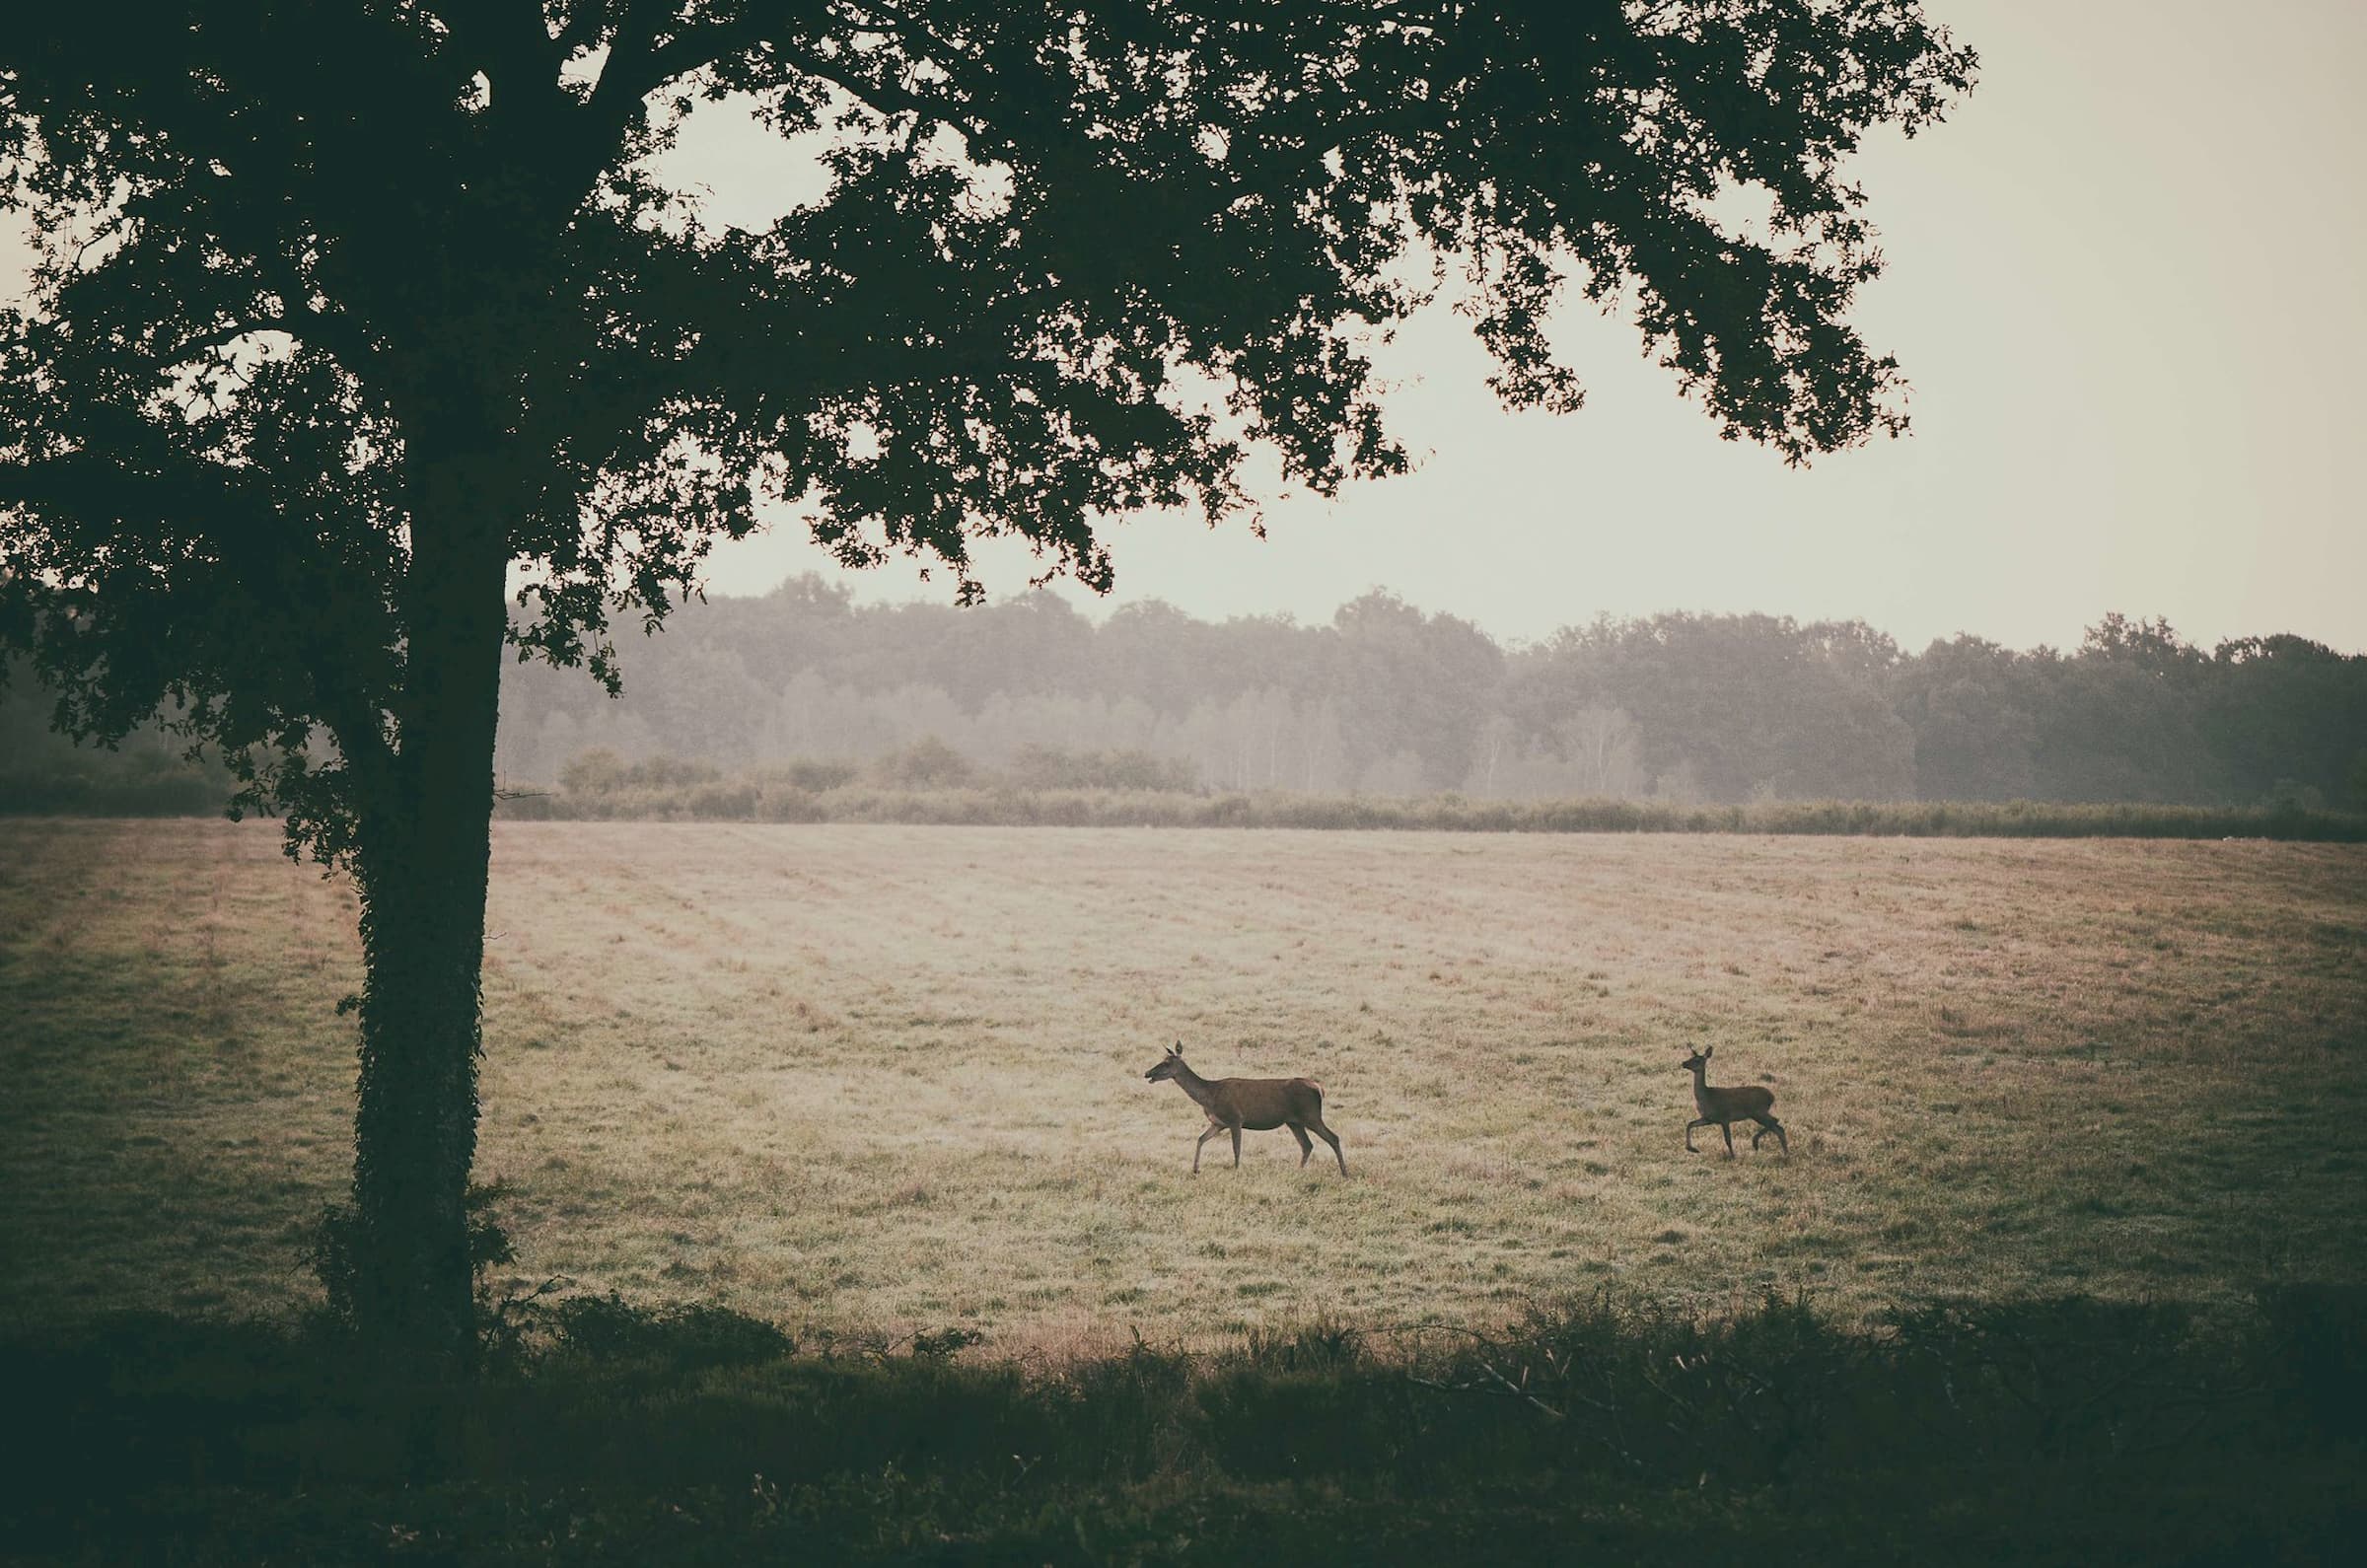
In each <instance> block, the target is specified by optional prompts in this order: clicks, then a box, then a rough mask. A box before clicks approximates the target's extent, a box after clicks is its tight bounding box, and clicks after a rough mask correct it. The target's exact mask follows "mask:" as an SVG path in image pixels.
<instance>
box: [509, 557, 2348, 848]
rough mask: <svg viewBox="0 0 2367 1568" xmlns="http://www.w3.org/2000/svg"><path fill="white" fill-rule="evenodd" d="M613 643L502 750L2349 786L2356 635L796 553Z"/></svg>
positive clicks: (1855, 791) (1841, 786) (1005, 763)
mask: <svg viewBox="0 0 2367 1568" xmlns="http://www.w3.org/2000/svg"><path fill="white" fill-rule="evenodd" d="M633 671H634V675H633V678H632V679H631V680H629V681H628V682H627V683H626V686H625V688H624V692H623V695H622V697H621V698H620V699H618V700H615V701H610V700H607V699H606V698H604V697H603V696H602V695H601V694H599V693H598V692H597V691H593V690H588V689H587V688H585V687H583V686H582V685H580V684H578V683H574V682H568V681H565V680H563V679H560V678H557V677H554V676H553V675H552V674H551V673H549V672H547V671H543V670H539V669H537V668H535V667H532V666H527V667H521V668H518V669H514V670H513V671H512V672H511V673H510V675H509V677H508V679H507V682H506V684H505V689H504V698H503V714H504V716H503V727H502V739H501V750H500V759H501V763H502V767H503V771H504V773H505V774H506V775H507V776H509V777H510V778H512V779H516V780H522V781H526V780H531V781H538V782H542V783H555V782H558V781H559V779H560V777H561V774H562V773H563V772H564V770H565V769H566V767H567V764H568V763H569V762H570V761H571V760H573V759H574V758H576V757H577V756H578V755H579V754H581V753H583V752H585V751H587V750H592V749H606V750H610V751H612V752H615V753H617V754H618V755H619V756H620V757H622V758H624V759H626V760H632V759H648V758H669V759H675V760H692V759H695V760H701V761H706V762H711V763H715V764H718V765H720V766H723V767H727V768H731V767H743V766H747V765H751V764H759V763H781V762H786V761H789V760H793V759H794V760H806V761H825V760H829V761H837V762H841V763H861V764H879V763H881V762H882V759H884V758H887V757H889V756H890V754H891V753H900V752H902V751H903V750H904V749H905V748H911V747H913V746H914V745H915V744H916V743H919V742H922V741H927V740H934V741H936V742H938V743H941V745H942V746H944V747H945V748H950V749H951V750H952V751H953V752H955V753H957V754H958V755H959V756H961V757H962V758H965V759H967V760H968V761H969V762H971V763H973V764H976V765H981V766H984V767H988V768H993V769H999V770H1002V771H1003V772H1004V773H1005V774H1006V775H1008V776H1013V777H1017V778H1020V779H1021V780H1022V781H1023V782H1024V781H1025V778H1026V777H1027V776H1028V775H1027V769H1028V768H1030V767H1035V768H1038V769H1040V767H1041V766H1042V763H1041V757H1042V755H1043V753H1045V752H1047V751H1049V752H1065V753H1069V754H1071V755H1072V756H1078V757H1081V756H1085V755H1097V754H1098V755H1105V756H1106V755H1109V754H1112V753H1121V752H1122V753H1139V754H1144V755H1147V756H1151V757H1158V758H1166V759H1170V760H1173V761H1176V762H1179V763H1182V764H1185V765H1186V766H1187V768H1188V771H1189V773H1190V774H1191V776H1192V777H1193V778H1194V779H1195V780H1196V781H1197V782H1198V783H1200V784H1201V785H1204V786H1206V787H1211V788H1219V789H1280V790H1304V791H1310V792H1317V793H1339V792H1343V791H1350V790H1363V791H1368V792H1372V793H1379V794H1415V793H1422V792H1426V791H1438V790H1460V791H1462V792H1464V793H1466V794H1470V795H1474V796H1480V797H1488V798H1531V799H1534V798H1543V797H1561V796H1582V795H1599V796H1630V797H1633V796H1658V797H1661V798H1665V799H1673V800H1678V801H1712V802H1739V801H1748V800H1752V799H1761V798H1771V799H1844V800H1876V801H1884V800H1915V799H1920V800H1927V801H1930V800H1968V801H2003V800H2022V799H2028V800H2049V801H2136V802H2167V803H2189V804H2210V805H2218V804H2228V805H2252V804H2259V803H2264V802H2272V801H2276V800H2283V799H2290V800H2292V801H2293V802H2295V803H2301V804H2321V805H2326V806H2331V807H2337V808H2339V807H2343V806H2346V805H2353V804H2359V805H2367V800H2360V799H2357V798H2355V797H2354V790H2356V789H2358V788H2360V787H2361V786H2362V785H2367V777H2363V776H2362V775H2361V773H2360V770H2361V769H2362V768H2367V657H2361V656H2355V655H2343V654H2338V653H2336V652H2334V651H2333V650H2331V649H2330V648H2327V647H2325V646H2324V645H2322V644H2319V643H2315V642H2311V641H2309V640H2307V639H2304V638H2299V637H2290V636H2279V637H2247V638H2239V639H2231V640H2229V641H2227V642H2223V643H2221V644H2220V645H2219V646H2218V647H2217V648H2215V649H2212V650H2209V651H2205V650H2203V649H2200V648H2196V647H2193V646H2191V645H2189V644H2188V643H2186V642H2184V641H2182V640H2181V639H2180V638H2179V637H2178V636H2177V634H2176V633H2175V632H2174V631H2173V630H2172V629H2171V628H2170V627H2169V626H2168V625H2166V624H2164V623H2163V622H2160V621H2132V620H2128V619H2126V618H2124V617H2121V616H2118V615H2111V616H2107V617H2105V618H2104V619H2103V620H2102V621H2100V622H2099V623H2098V624H2097V625H2096V626H2095V627H2094V628H2092V629H2091V630H2090V631H2089V633H2088V635H2087V637H2086V638H2085V639H2084V641H2083V642H2082V644H2081V646H2080V647H2079V648H2078V649H2076V650H2074V651H2072V652H2070V653H2069V654H2063V653H2058V652H2056V651H2055V650H2052V649H2048V648H2040V649H2037V650H2035V651H2031V652H2016V651H2014V650H2011V649H2007V648H2002V647H2000V646H1998V645H1997V644H1995V643H1991V642H1986V641H1983V640H1981V639H1979V638H1975V637H1958V638H1954V639H1951V640H1948V641H1942V642H1934V643H1933V644H1931V645H1930V646H1929V647H1928V648H1926V649H1925V650H1924V651H1923V652H1922V653H1920V654H1907V653H1903V652H1901V650H1900V648H1899V647H1898V646H1897V644H1896V643H1894V642H1893V641H1892V639H1891V638H1889V637H1888V636H1886V635H1884V634H1883V633H1881V632H1879V631H1876V630H1874V629H1873V628H1871V627H1869V626H1867V625H1865V624H1864V623H1862V622H1857V621H1846V622H1827V623H1814V624H1808V625H1802V624H1800V623H1798V622H1795V621H1793V620H1790V619H1788V618H1784V617H1778V616H1767V615H1705V614H1685V613H1668V614H1661V615H1655V616H1651V617H1647V618H1642V619H1631V620H1612V619H1602V620H1597V621H1594V622H1592V623H1591V624H1587V625H1583V626H1575V627H1570V628H1567V629H1565V630H1563V631H1561V632H1559V633H1557V634H1556V635H1555V636H1553V637H1551V638H1549V639H1547V640H1546V641H1544V642H1543V643H1542V644H1538V645H1535V646H1526V647H1515V648H1513V649H1511V650H1509V651H1507V650H1505V649H1504V648H1502V647H1500V646H1499V645H1498V644H1497V643H1496V642H1495V641H1494V640H1493V639H1492V638H1490V637H1489V636H1488V635H1487V634H1486V633H1485V632H1483V631H1481V630H1480V629H1479V628H1478V627H1476V626H1474V625H1472V624H1471V623H1470V622H1469V621H1466V620H1463V619H1460V618H1458V617H1456V616H1453V615H1445V614H1425V613H1423V612H1422V611H1421V610H1419V609H1417V608H1415V607H1414V606H1410V605H1407V604H1405V603H1404V602H1403V601H1401V600H1399V599H1397V598H1396V597H1394V596H1391V595H1389V594H1385V593H1373V594H1368V595H1366V596H1365V597H1363V598H1361V599H1358V600H1356V601H1355V602H1353V603H1351V604H1349V605H1346V606H1342V607H1341V608H1340V610H1339V611H1338V612H1337V613H1336V614H1335V615H1334V616H1333V617H1332V619H1331V620H1330V621H1329V622H1327V623H1316V624H1309V623H1301V622H1299V621H1296V620H1293V619H1290V618H1286V617H1246V618H1240V619H1234V620H1229V621H1225V622H1221V623H1216V622H1209V621H1204V620H1200V619H1197V618H1195V617H1193V616H1191V615H1188V614H1185V613H1183V611H1181V610H1179V609H1177V608H1175V607H1174V606H1169V605H1165V604H1162V603H1158V602H1156V601H1150V602H1141V603H1136V604H1132V605H1128V606H1123V607H1121V608H1119V609H1117V610H1115V611H1113V612H1112V613H1111V614H1110V615H1109V616H1108V617H1106V618H1105V619H1102V620H1101V621H1099V622H1098V623H1097V622H1096V621H1095V620H1093V619H1091V618H1089V617H1087V616H1086V615H1084V614H1081V613H1079V612H1078V611H1077V610H1076V609H1074V608H1072V607H1071V606H1069V605H1068V604H1067V602H1065V601H1064V600H1061V599H1059V598H1058V597H1056V596H1053V595H1050V594H1029V595H1023V596H1020V597H1017V598H1014V599H1011V600H1009V601H1006V602H1002V603H998V604H995V605H991V606H978V607H972V608H968V609H956V608H954V607H952V606H945V605H938V604H928V603H914V604H904V605H882V606H858V605H857V604H855V603H854V601H853V598H852V596H851V595H850V594H849V593H847V592H846V591H844V590H842V589H836V588H832V587H830V586H828V585H826V584H825V583H823V582H822V581H821V580H820V579H817V578H813V577H801V578H792V579H790V580H789V581H788V582H785V583H783V584H782V585H781V586H780V587H779V588H777V589H775V590H774V591H773V592H772V593H771V594H769V595H765V596H763V597H761V598H753V599H718V600H715V601H713V602H711V603H710V604H709V605H707V606H705V607H704V609H702V610H701V612H700V613H698V614H696V615H690V616H684V617H682V618H681V619H680V620H678V621H677V622H675V623H674V624H673V626H672V628H671V629H670V630H669V631H668V633H667V634H666V635H665V636H663V637H659V638H655V639H652V640H651V641H650V642H649V643H648V645H647V646H646V647H645V648H641V649H638V650H636V653H635V659H634V663H633ZM886 765H891V766H894V765H900V764H886ZM1015 770H1016V771H1015ZM900 782H907V783H908V782H910V781H909V780H900ZM1163 782H1165V783H1168V784H1173V783H1176V782H1179V780H1177V779H1175V778H1173V777H1170V778H1167V779H1165V780H1163Z"/></svg>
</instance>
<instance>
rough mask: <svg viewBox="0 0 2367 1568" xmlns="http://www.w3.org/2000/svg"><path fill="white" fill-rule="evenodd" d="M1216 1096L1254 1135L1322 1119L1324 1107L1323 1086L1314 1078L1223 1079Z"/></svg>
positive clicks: (1219, 1080) (1219, 1081) (1218, 1082)
mask: <svg viewBox="0 0 2367 1568" xmlns="http://www.w3.org/2000/svg"><path fill="white" fill-rule="evenodd" d="M1216 1092H1217V1095H1218V1097H1219V1099H1220V1100H1221V1102H1222V1103H1223V1104H1225V1105H1230V1106H1232V1107H1233V1109H1234V1110H1235V1111H1236V1112H1237V1113H1238V1114H1239V1115H1240V1117H1241V1124H1242V1125H1243V1126H1244V1127H1247V1128H1248V1129H1250V1130H1251V1131H1252V1132H1266V1131H1270V1130H1271V1129H1273V1128H1275V1127H1279V1126H1281V1125H1282V1124H1283V1123H1284V1122H1286V1121H1303V1120H1305V1119H1306V1118H1307V1117H1308V1116H1310V1115H1320V1114H1321V1113H1322V1111H1323V1106H1324V1086H1323V1085H1321V1084H1319V1083H1317V1082H1316V1081H1315V1080H1314V1079H1312V1078H1220V1079H1218V1080H1217V1081H1216Z"/></svg>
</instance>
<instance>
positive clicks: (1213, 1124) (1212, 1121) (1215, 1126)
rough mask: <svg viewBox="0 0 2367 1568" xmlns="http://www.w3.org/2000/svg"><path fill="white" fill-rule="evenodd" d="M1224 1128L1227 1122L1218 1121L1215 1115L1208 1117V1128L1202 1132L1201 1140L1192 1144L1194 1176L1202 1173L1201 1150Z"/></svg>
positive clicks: (1192, 1169) (1192, 1171) (1192, 1170)
mask: <svg viewBox="0 0 2367 1568" xmlns="http://www.w3.org/2000/svg"><path fill="white" fill-rule="evenodd" d="M1224 1130H1225V1124H1224V1123H1223V1122H1221V1121H1218V1120H1217V1119H1216V1118H1215V1117H1213V1116H1211V1117H1210V1118H1208V1130H1207V1131H1206V1132H1203V1133H1201V1134H1200V1141H1199V1142H1198V1143H1195V1144H1193V1145H1192V1146H1191V1174H1192V1175H1193V1176H1198V1175H1199V1174H1200V1151H1201V1150H1202V1149H1204V1148H1206V1147H1207V1146H1208V1140H1209V1139H1211V1138H1213V1137H1215V1136H1216V1135H1217V1134H1218V1133H1220V1132H1222V1131H1224Z"/></svg>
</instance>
